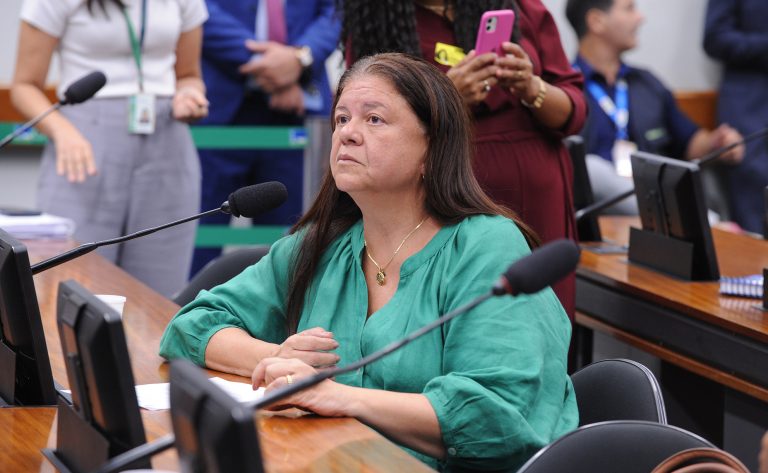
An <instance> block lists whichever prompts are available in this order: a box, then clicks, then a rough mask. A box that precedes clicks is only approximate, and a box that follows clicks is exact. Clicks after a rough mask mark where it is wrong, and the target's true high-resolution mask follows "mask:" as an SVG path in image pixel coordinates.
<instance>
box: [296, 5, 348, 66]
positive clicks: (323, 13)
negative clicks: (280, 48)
mask: <svg viewBox="0 0 768 473" xmlns="http://www.w3.org/2000/svg"><path fill="white" fill-rule="evenodd" d="M340 33H341V23H340V21H339V18H338V17H337V16H336V9H335V8H334V0H322V1H320V2H319V3H318V5H317V11H316V12H315V18H314V20H313V21H312V22H311V23H310V25H309V27H307V28H306V29H305V30H304V33H303V34H302V35H301V36H299V37H298V38H296V41H294V45H296V46H309V48H310V49H311V50H312V57H313V58H314V61H315V63H323V62H325V60H326V59H327V58H328V56H330V55H331V53H332V52H333V51H334V49H336V46H338V42H339V34H340Z"/></svg>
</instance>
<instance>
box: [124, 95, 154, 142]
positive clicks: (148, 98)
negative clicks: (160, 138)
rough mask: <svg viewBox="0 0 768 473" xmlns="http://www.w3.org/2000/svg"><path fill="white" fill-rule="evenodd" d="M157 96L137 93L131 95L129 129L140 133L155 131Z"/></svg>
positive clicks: (149, 133)
mask: <svg viewBox="0 0 768 473" xmlns="http://www.w3.org/2000/svg"><path fill="white" fill-rule="evenodd" d="M155 118H156V113H155V96H154V95H152V94H136V95H132V96H131V97H130V105H129V107H128V131H129V132H131V133H134V134H139V135H151V134H152V133H154V132H155Z"/></svg>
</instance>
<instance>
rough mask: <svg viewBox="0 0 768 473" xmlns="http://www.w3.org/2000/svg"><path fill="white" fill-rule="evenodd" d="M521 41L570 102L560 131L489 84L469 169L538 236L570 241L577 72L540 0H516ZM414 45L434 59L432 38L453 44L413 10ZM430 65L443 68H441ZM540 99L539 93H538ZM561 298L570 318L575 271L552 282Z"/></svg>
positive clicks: (432, 16) (443, 24) (441, 27)
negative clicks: (570, 142) (569, 139)
mask: <svg viewBox="0 0 768 473" xmlns="http://www.w3.org/2000/svg"><path fill="white" fill-rule="evenodd" d="M517 3H518V5H519V6H520V11H519V14H518V18H517V19H516V20H515V21H517V22H518V24H519V25H520V29H521V32H522V40H521V41H520V45H521V46H522V48H523V49H524V50H525V52H526V53H527V54H528V56H530V59H531V62H533V71H534V74H536V75H539V76H541V78H542V79H544V80H545V81H546V82H547V83H549V84H552V85H555V86H557V87H559V88H560V89H562V90H563V91H564V92H565V93H566V94H568V97H570V99H571V102H572V103H573V113H572V115H571V117H570V118H569V120H568V122H567V123H566V124H565V125H564V126H563V127H562V128H561V129H559V130H552V129H548V128H546V127H545V126H543V125H541V124H540V123H539V122H538V121H537V120H536V118H534V117H533V115H532V113H531V111H530V110H528V109H527V108H526V107H524V106H523V105H522V104H521V103H520V99H519V98H518V97H517V96H515V95H514V94H512V93H511V92H509V91H508V90H502V88H501V87H498V86H497V87H494V88H493V89H491V91H490V93H489V94H488V96H487V97H486V99H485V101H484V102H483V103H481V104H479V105H478V106H476V107H474V108H473V112H474V116H475V120H476V129H475V144H476V152H477V155H476V157H475V162H474V169H475V174H476V176H477V179H478V181H479V182H480V185H481V186H482V187H483V189H484V190H485V191H486V193H488V195H489V196H490V197H491V198H493V199H494V200H495V201H496V202H498V203H500V204H502V205H504V206H506V207H508V208H510V209H512V210H513V211H515V212H516V213H517V214H518V216H519V217H520V218H521V219H522V221H523V222H525V223H526V224H528V225H530V226H531V227H532V228H533V229H534V230H535V231H536V233H538V234H539V236H540V237H541V239H542V240H543V241H545V242H547V241H551V240H555V239H558V238H570V239H573V240H575V239H576V224H575V220H574V210H573V192H572V184H573V169H572V166H571V160H570V157H569V156H568V151H567V150H566V149H565V147H564V146H563V144H562V139H563V138H564V137H566V136H568V135H572V134H576V133H577V132H578V131H579V130H580V129H581V127H582V126H583V125H584V120H585V118H586V110H587V109H586V103H585V101H584V95H583V93H582V85H583V80H582V77H581V74H580V73H578V72H576V71H574V70H573V69H572V68H571V66H570V63H569V62H568V59H567V58H566V56H565V53H564V52H563V48H562V46H561V43H560V35H559V34H558V31H557V27H556V26H555V22H554V20H553V19H552V16H551V15H550V13H549V12H548V11H547V9H546V8H545V7H544V5H543V4H542V3H541V1H540V0H518V1H517ZM416 22H417V31H418V34H419V38H420V42H421V51H422V54H423V55H424V57H425V58H427V59H431V60H432V61H433V62H434V56H435V43H436V42H441V43H447V44H456V40H455V37H454V34H453V26H452V24H451V23H450V22H449V21H447V20H446V19H445V18H443V17H442V16H440V15H437V14H436V13H434V12H432V11H430V10H427V9H425V8H421V7H418V6H417V8H416ZM435 64H436V65H437V66H438V67H439V68H441V69H442V70H444V71H447V70H448V67H447V66H443V65H440V64H437V63H436V62H435ZM545 100H546V99H545ZM554 290H555V293H556V294H557V296H558V298H559V299H560V302H561V303H562V304H563V306H564V307H565V309H566V312H567V313H568V315H569V317H571V319H572V318H573V312H574V310H575V308H574V303H575V301H574V298H575V291H576V287H575V277H574V275H573V274H571V275H570V277H568V278H566V279H564V280H563V281H561V282H560V283H558V284H556V285H555V286H554Z"/></svg>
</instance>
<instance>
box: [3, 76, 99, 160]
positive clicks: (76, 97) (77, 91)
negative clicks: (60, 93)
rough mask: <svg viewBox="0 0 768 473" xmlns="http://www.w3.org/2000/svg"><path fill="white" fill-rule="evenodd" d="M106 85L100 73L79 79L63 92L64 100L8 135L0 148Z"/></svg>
mask: <svg viewBox="0 0 768 473" xmlns="http://www.w3.org/2000/svg"><path fill="white" fill-rule="evenodd" d="M106 83H107V76H105V75H104V73H103V72H101V71H93V72H91V73H90V74H88V75H86V76H83V77H81V78H80V79H78V80H76V81H75V82H73V83H72V84H71V85H70V86H69V87H67V90H65V91H64V98H63V99H61V100H60V101H58V102H56V103H55V104H53V105H52V106H51V107H50V108H49V109H48V110H46V111H44V112H43V113H41V114H40V115H38V116H36V117H35V118H33V119H32V120H30V121H28V122H27V123H25V124H23V125H21V126H20V127H19V128H17V129H16V130H14V131H13V133H11V134H9V135H8V136H6V137H5V138H3V140H2V141H0V148H3V147H5V146H7V145H8V144H10V142H11V141H13V140H14V139H16V138H17V137H19V136H20V135H22V134H24V133H26V132H27V131H28V130H29V129H30V128H32V127H33V126H35V125H37V124H38V123H40V122H41V121H42V120H43V118H45V117H47V116H48V115H50V114H51V113H53V112H55V111H56V110H58V109H60V108H61V107H62V106H63V105H75V104H78V103H82V102H85V101H86V100H88V99H89V98H91V97H93V96H94V95H95V94H96V92H98V91H99V90H100V89H101V88H102V87H104V84H106Z"/></svg>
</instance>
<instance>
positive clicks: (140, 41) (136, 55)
mask: <svg viewBox="0 0 768 473" xmlns="http://www.w3.org/2000/svg"><path fill="white" fill-rule="evenodd" d="M123 18H125V24H126V26H127V27H128V39H129V40H130V42H131V52H132V53H133V59H134V60H135V61H136V69H137V70H138V72H139V92H142V93H143V92H144V71H143V69H142V62H141V54H142V50H143V49H144V36H145V33H146V26H147V0H142V1H141V30H140V32H139V37H138V38H137V37H136V29H135V28H134V27H133V22H132V21H131V17H130V16H129V15H128V8H127V7H126V8H123Z"/></svg>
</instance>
